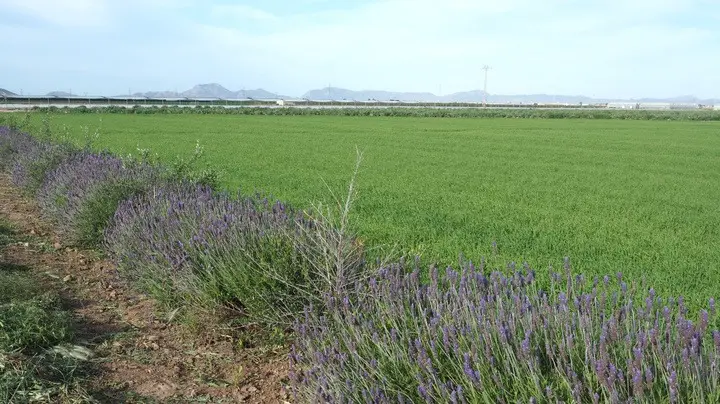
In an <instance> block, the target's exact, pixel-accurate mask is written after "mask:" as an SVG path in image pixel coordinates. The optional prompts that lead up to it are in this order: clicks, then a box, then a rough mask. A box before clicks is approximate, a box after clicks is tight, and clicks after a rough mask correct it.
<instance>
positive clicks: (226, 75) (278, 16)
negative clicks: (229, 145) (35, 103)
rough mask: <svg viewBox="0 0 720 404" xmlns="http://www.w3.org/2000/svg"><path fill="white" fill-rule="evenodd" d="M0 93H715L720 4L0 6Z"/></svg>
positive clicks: (517, 1)
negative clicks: (210, 88) (214, 88)
mask: <svg viewBox="0 0 720 404" xmlns="http://www.w3.org/2000/svg"><path fill="white" fill-rule="evenodd" d="M0 49H2V56H3V57H2V62H0V87H3V88H7V89H9V90H11V91H16V92H19V91H20V90H21V89H22V91H23V92H24V93H25V94H28V93H32V94H40V93H46V92H48V91H52V90H64V91H68V90H70V89H72V91H73V93H76V94H83V93H88V94H103V95H114V94H125V93H127V92H128V89H132V91H133V92H135V91H149V90H175V89H177V90H180V91H182V90H185V89H187V88H189V87H191V86H192V85H194V84H198V83H210V82H217V83H220V84H222V85H224V86H225V87H227V88H229V89H231V90H239V89H242V88H258V87H262V88H265V89H266V90H269V91H273V92H277V93H281V94H286V95H291V96H298V95H301V94H302V93H304V92H305V91H306V90H309V89H312V88H320V87H325V86H327V85H328V84H332V85H333V86H335V87H345V88H350V89H355V90H362V89H384V90H393V91H429V92H434V93H439V92H440V91H441V89H442V93H443V94H448V93H451V92H455V91H465V90H471V89H479V88H482V85H483V84H482V72H481V70H480V68H481V67H482V65H483V64H489V65H491V66H492V67H493V70H491V71H490V79H489V86H488V91H489V92H491V93H502V94H518V93H552V94H582V95H587V96H595V97H667V96H676V95H686V94H691V95H696V96H699V97H703V98H710V97H719V98H720V0H605V1H594V0H584V1H583V0H502V1H487V0H475V1H471V0H356V1H351V0H347V1H340V0H294V1H283V0H265V1H229V0H225V1H221V0H204V1H201V0H177V1H172V0H0Z"/></svg>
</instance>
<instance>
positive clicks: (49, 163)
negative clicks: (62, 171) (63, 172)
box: [12, 141, 79, 195]
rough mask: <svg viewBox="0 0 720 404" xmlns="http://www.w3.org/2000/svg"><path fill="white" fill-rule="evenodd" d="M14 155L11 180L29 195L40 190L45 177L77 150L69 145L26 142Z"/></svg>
mask: <svg viewBox="0 0 720 404" xmlns="http://www.w3.org/2000/svg"><path fill="white" fill-rule="evenodd" d="M26 146H27V147H26V148H24V149H22V150H19V152H18V153H16V154H15V159H14V162H13V168H12V180H13V183H15V185H17V186H19V187H21V188H23V189H25V190H26V191H27V192H28V193H30V194H31V195H35V193H36V192H37V191H38V190H39V189H40V187H41V186H42V185H43V182H45V176H46V175H47V174H48V173H50V172H51V171H52V170H54V169H55V168H56V167H57V166H59V165H60V163H62V162H63V161H65V160H68V159H70V158H71V157H72V156H74V155H75V154H77V153H78V152H79V150H78V149H77V148H76V147H75V146H73V145H72V144H70V143H49V142H38V141H33V142H28V144H27V145H26Z"/></svg>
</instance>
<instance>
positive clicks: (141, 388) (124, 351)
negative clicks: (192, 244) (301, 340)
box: [0, 174, 290, 403]
mask: <svg viewBox="0 0 720 404" xmlns="http://www.w3.org/2000/svg"><path fill="white" fill-rule="evenodd" d="M0 216H2V217H5V218H7V219H8V220H9V221H10V222H11V223H13V224H14V225H15V227H16V228H17V230H18V231H19V232H20V233H23V234H25V235H29V236H32V238H31V240H34V241H33V242H30V243H22V244H16V245H12V246H10V247H9V248H8V249H7V251H6V256H7V257H6V259H7V260H8V261H10V262H12V263H13V264H16V265H23V266H27V267H30V268H32V270H33V271H35V272H36V274H38V275H39V276H40V277H41V278H42V279H47V281H48V282H51V283H52V284H53V286H54V287H56V288H59V289H60V291H61V293H62V295H63V296H64V297H65V298H66V299H67V300H68V301H69V302H70V304H71V306H72V309H73V313H74V316H75V319H76V324H77V333H78V339H77V342H78V343H80V344H86V345H87V346H88V347H89V348H91V349H92V350H93V351H94V353H95V355H96V356H95V359H94V361H96V362H97V366H98V368H99V373H98V376H97V377H96V378H95V379H93V380H92V381H91V385H90V386H88V390H90V391H91V392H94V396H95V397H96V398H97V400H98V401H100V402H103V403H105V402H110V403H112V402H180V403H183V402H248V403H282V402H287V401H289V400H290V398H289V395H288V394H287V393H286V392H285V390H284V387H283V385H284V382H285V380H286V379H287V377H286V376H287V372H288V361H287V359H286V358H287V356H286V353H287V350H286V348H284V347H281V346H276V347H268V346H264V347H255V348H247V347H241V345H242V344H241V343H240V342H239V340H238V337H237V333H236V332H234V330H231V329H223V327H221V326H219V325H208V324H203V327H200V328H201V330H200V331H198V330H197V329H195V330H194V331H190V327H188V326H187V325H184V324H177V323H173V322H170V321H169V320H168V314H164V313H162V312H161V311H160V310H159V309H158V308H157V307H156V306H155V305H154V303H153V301H152V300H151V299H149V298H147V297H145V296H143V295H141V294H138V293H136V292H135V291H133V290H132V289H130V288H129V287H128V286H127V285H125V284H124V283H123V282H122V281H121V280H120V279H119V278H118V276H117V273H116V271H115V268H114V266H113V264H112V263H111V262H109V261H107V260H104V259H102V258H101V257H100V255H99V254H98V253H97V252H93V251H83V250H77V249H74V248H67V247H65V246H64V245H63V243H62V240H61V239H60V238H59V236H58V234H56V233H55V232H54V231H53V228H52V226H51V225H50V224H49V223H48V222H46V221H44V220H43V219H42V218H41V215H40V212H39V210H38V208H37V206H36V205H35V203H34V202H33V201H32V200H30V199H28V198H26V197H23V196H21V194H20V192H19V190H18V189H17V188H15V187H14V186H13V185H12V184H11V182H10V180H9V177H8V176H7V175H5V174H1V175H0ZM286 400H287V401H286Z"/></svg>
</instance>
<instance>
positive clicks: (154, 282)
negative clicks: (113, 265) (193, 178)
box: [105, 184, 322, 325]
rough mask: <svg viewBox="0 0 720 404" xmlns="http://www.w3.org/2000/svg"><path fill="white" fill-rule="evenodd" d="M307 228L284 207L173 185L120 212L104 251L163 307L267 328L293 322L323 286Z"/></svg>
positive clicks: (134, 201)
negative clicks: (196, 305) (206, 311)
mask: <svg viewBox="0 0 720 404" xmlns="http://www.w3.org/2000/svg"><path fill="white" fill-rule="evenodd" d="M317 229H319V228H318V227H317V226H316V225H315V224H314V223H313V222H311V221H309V220H306V218H305V217H304V216H303V215H302V214H300V213H298V212H295V211H293V210H291V209H289V208H288V207H286V206H285V205H284V204H282V203H279V202H275V203H271V202H269V201H268V200H267V199H261V198H241V197H234V196H231V195H229V194H227V193H214V192H213V191H212V189H211V188H209V187H207V186H200V185H191V184H177V185H174V186H169V187H164V188H163V187H161V188H157V189H154V190H153V191H152V192H149V193H146V194H143V195H138V196H136V197H134V198H132V199H130V200H128V201H126V202H124V203H122V204H121V205H120V207H119V208H118V210H117V213H116V214H115V217H114V219H113V221H112V223H111V226H110V227H109V228H108V230H107V232H106V235H105V240H106V243H105V245H106V247H107V250H108V251H109V252H110V253H111V255H112V256H113V257H114V258H115V259H116V261H117V262H118V266H119V269H120V270H121V271H122V272H123V273H124V274H126V275H127V276H129V277H130V278H132V279H134V280H136V281H138V282H139V284H140V285H141V286H142V287H143V288H144V289H145V290H147V291H148V292H150V293H151V294H152V295H154V296H155V297H157V298H158V299H160V300H161V301H166V302H170V303H172V304H177V303H180V302H183V301H185V302H187V301H191V302H193V301H197V300H202V301H203V303H210V304H213V305H215V304H218V303H220V304H224V305H227V306H232V307H234V308H237V309H240V310H242V311H243V312H244V313H245V314H247V315H248V316H250V317H251V318H253V319H256V320H260V321H263V322H265V323H268V324H272V325H282V324H288V325H290V324H292V317H293V316H294V315H295V314H296V313H298V312H301V311H302V307H303V306H304V305H306V304H308V303H310V302H311V299H312V298H313V297H315V298H317V299H318V301H319V300H320V297H321V296H320V293H316V292H315V290H316V288H317V287H316V285H317V284H322V281H321V280H319V279H318V278H319V274H318V272H317V271H316V270H315V267H314V266H313V263H311V262H310V261H309V259H310V258H311V257H312V255H310V254H307V250H306V249H302V248H300V246H303V245H306V244H307V240H308V239H309V238H310V237H312V235H313V234H315V233H313V231H314V230H317Z"/></svg>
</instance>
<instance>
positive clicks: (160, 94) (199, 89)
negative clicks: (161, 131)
mask: <svg viewBox="0 0 720 404" xmlns="http://www.w3.org/2000/svg"><path fill="white" fill-rule="evenodd" d="M133 96H134V97H149V98H185V97H187V98H223V99H244V98H255V99H263V98H282V99H286V98H292V97H287V96H284V95H280V94H276V93H271V92H269V91H266V90H263V89H261V88H258V89H255V90H239V91H231V90H228V89H227V88H225V87H223V86H221V85H220V84H217V83H209V84H198V85H196V86H194V87H193V88H191V89H189V90H186V91H183V92H179V93H178V92H175V91H148V92H146V93H134V94H133ZM120 97H122V95H121V96H120Z"/></svg>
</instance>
